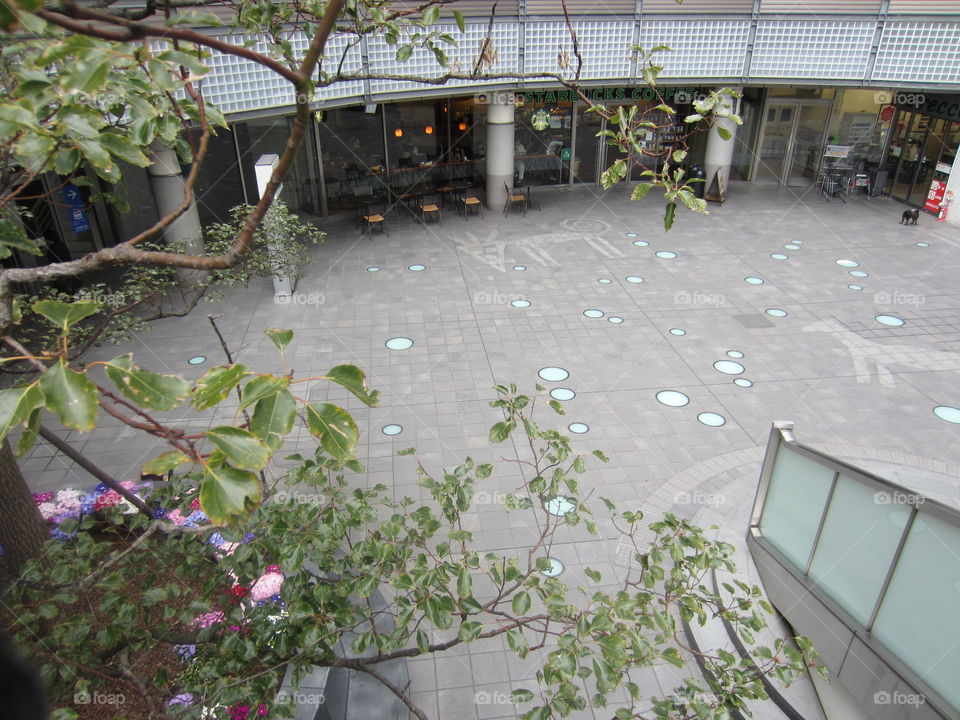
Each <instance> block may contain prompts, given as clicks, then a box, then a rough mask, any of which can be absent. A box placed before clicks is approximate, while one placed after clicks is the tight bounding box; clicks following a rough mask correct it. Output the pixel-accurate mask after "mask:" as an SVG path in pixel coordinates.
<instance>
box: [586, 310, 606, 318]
mask: <svg viewBox="0 0 960 720" xmlns="http://www.w3.org/2000/svg"><path fill="white" fill-rule="evenodd" d="M583 314H584V315H586V316H587V317H588V318H602V317H603V310H584V311H583Z"/></svg>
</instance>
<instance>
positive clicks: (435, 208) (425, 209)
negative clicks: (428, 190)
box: [418, 197, 441, 225]
mask: <svg viewBox="0 0 960 720" xmlns="http://www.w3.org/2000/svg"><path fill="white" fill-rule="evenodd" d="M418 205H419V206H418V210H419V213H420V222H422V223H423V224H424V225H426V224H427V218H428V217H435V218H436V219H437V220H436V221H437V224H438V225H439V224H440V219H441V218H440V214H441V209H440V205H437V203H435V202H433V201H427V200H426V199H425V198H423V197H421V198H420V201H419V204H418Z"/></svg>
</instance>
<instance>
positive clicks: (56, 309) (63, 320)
mask: <svg viewBox="0 0 960 720" xmlns="http://www.w3.org/2000/svg"><path fill="white" fill-rule="evenodd" d="M30 307H31V308H32V309H33V311H34V312H35V313H39V314H40V315H43V316H44V317H45V318H46V319H47V320H49V321H50V322H52V323H53V324H54V325H56V326H57V327H59V328H60V330H62V331H63V332H66V331H67V330H69V329H70V328H71V327H72V326H73V325H75V324H76V323H78V322H80V321H81V320H83V319H84V318H85V317H89V316H90V315H93V314H94V313H96V312H97V311H99V310H100V307H101V306H100V303H95V302H92V301H90V300H80V301H78V302H74V303H65V302H60V301H59V300H40V301H39V302H35V303H34V304H33V305H31V306H30Z"/></svg>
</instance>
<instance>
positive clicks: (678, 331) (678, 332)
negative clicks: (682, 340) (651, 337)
mask: <svg viewBox="0 0 960 720" xmlns="http://www.w3.org/2000/svg"><path fill="white" fill-rule="evenodd" d="M670 334H671V335H686V334H687V331H686V330H684V329H683V328H670Z"/></svg>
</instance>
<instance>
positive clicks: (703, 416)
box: [697, 412, 727, 427]
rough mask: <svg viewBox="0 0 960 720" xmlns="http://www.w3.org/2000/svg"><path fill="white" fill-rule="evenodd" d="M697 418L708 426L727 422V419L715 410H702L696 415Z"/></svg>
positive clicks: (717, 425)
mask: <svg viewBox="0 0 960 720" xmlns="http://www.w3.org/2000/svg"><path fill="white" fill-rule="evenodd" d="M697 420H699V421H700V422H702V423H703V424H704V425H708V426H710V427H720V426H721V425H725V424H726V422H727V419H726V418H725V417H723V415H719V414H717V413H715V412H702V413H700V414H699V415H697Z"/></svg>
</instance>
